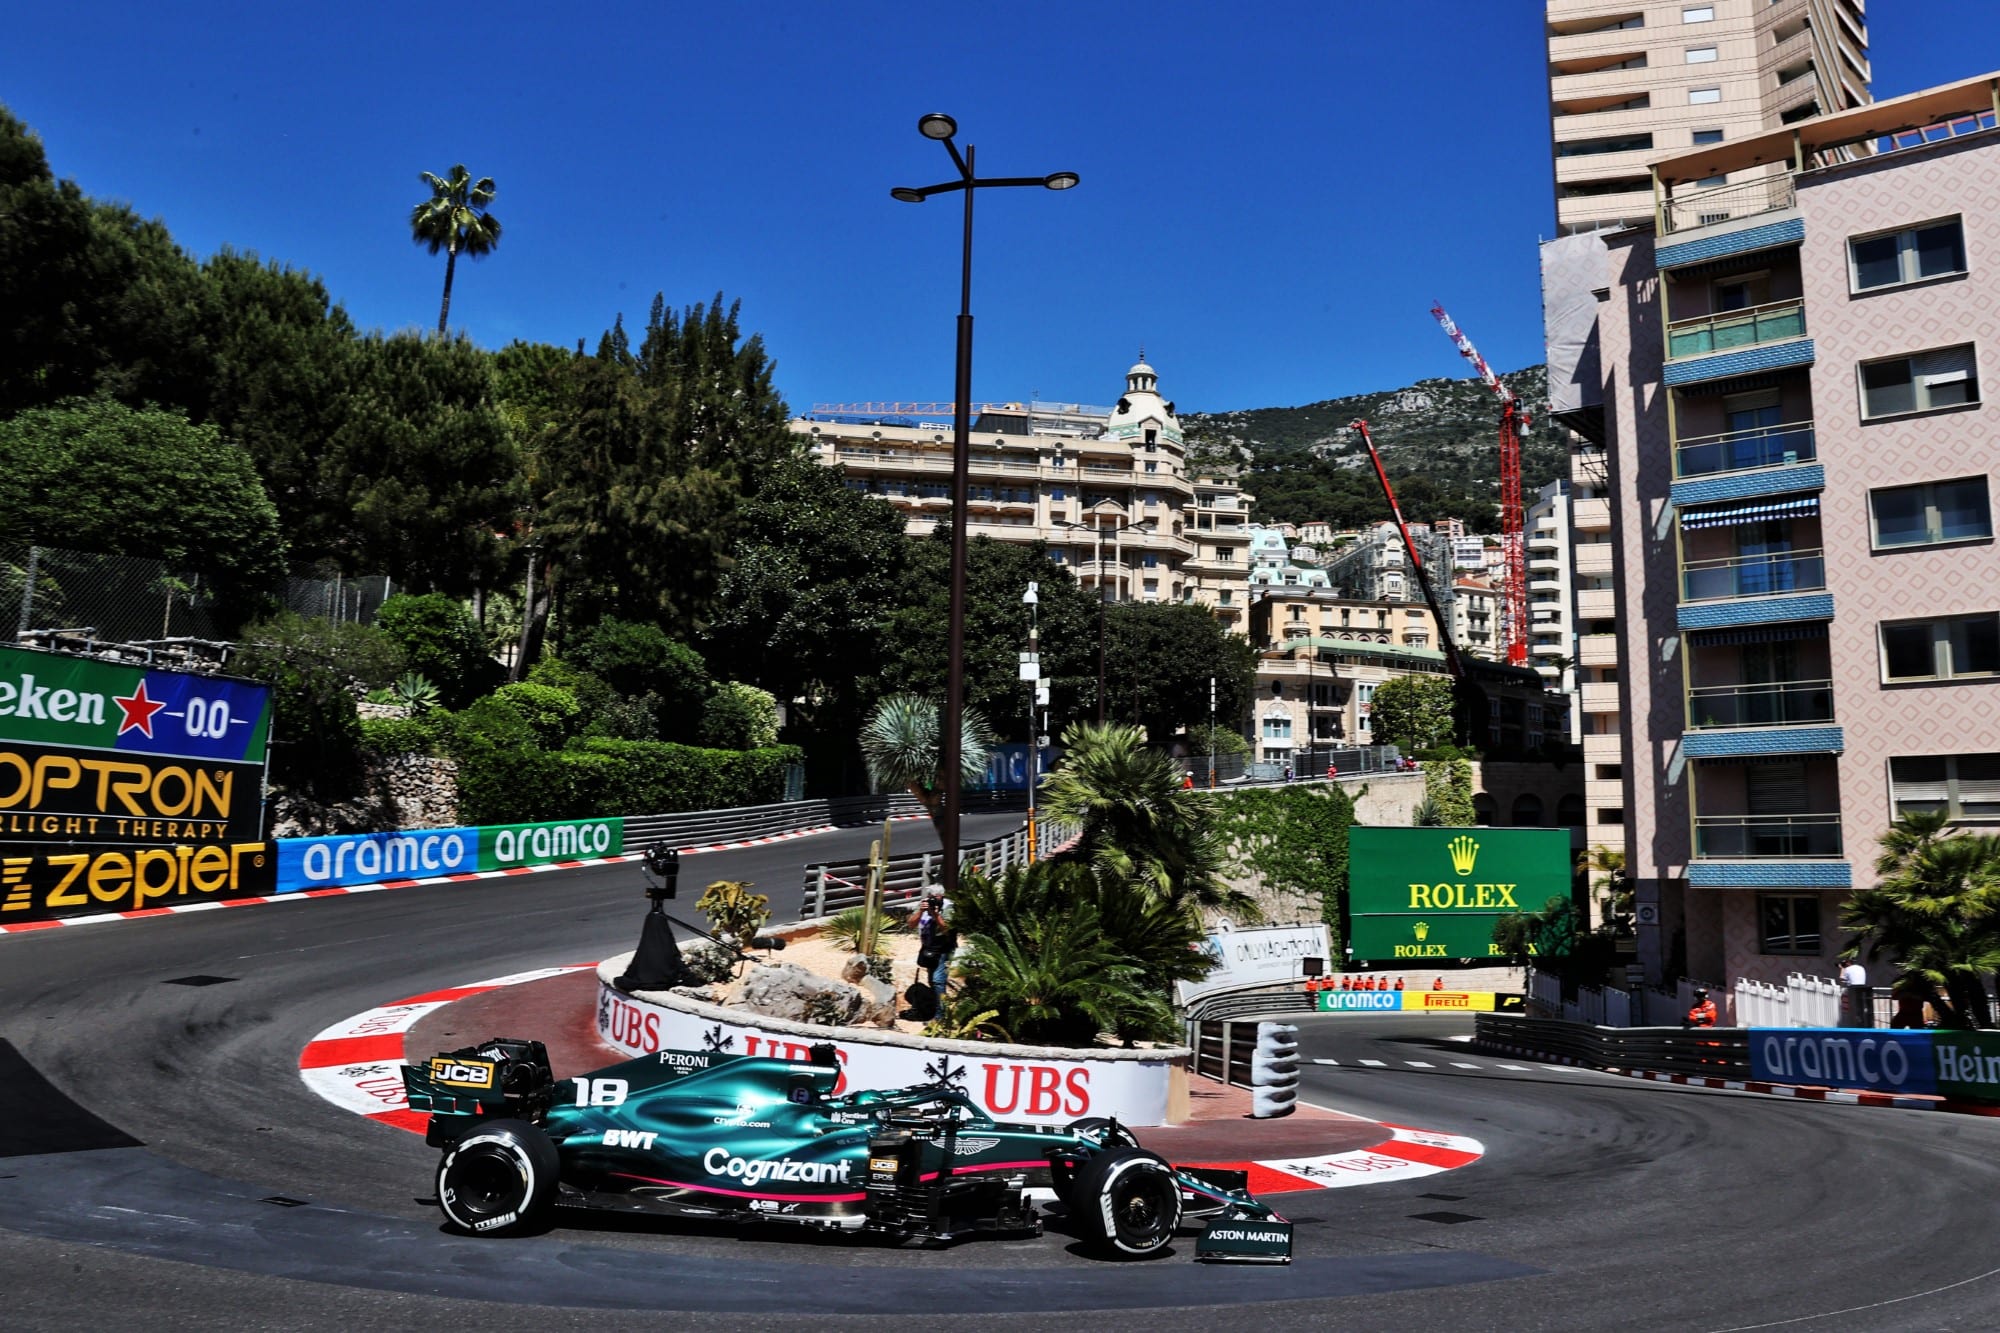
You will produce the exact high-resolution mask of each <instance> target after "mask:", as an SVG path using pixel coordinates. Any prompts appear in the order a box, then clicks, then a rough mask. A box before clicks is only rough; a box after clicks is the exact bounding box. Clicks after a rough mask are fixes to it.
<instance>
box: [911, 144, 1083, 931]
mask: <svg viewBox="0 0 2000 1333" xmlns="http://www.w3.org/2000/svg"><path fill="white" fill-rule="evenodd" d="M917 132H918V133H919V134H921V135H923V136H924V137H925V138H926V139H935V140H937V141H938V142H939V143H941V144H943V145H944V149H945V151H946V152H947V153H949V154H951V161H952V165H953V166H955V167H957V168H958V179H957V180H950V181H943V182H941V183H939V184H937V185H925V186H922V187H919V188H914V189H913V188H910V187H908V186H901V185H899V186H897V187H896V188H895V189H893V190H890V191H889V195H890V197H891V198H893V199H897V200H900V201H902V202H903V203H906V204H921V203H923V202H924V200H926V199H928V198H930V197H931V196H932V195H934V194H948V193H950V192H951V191H953V190H960V191H963V192H964V194H965V232H964V237H965V239H964V242H963V246H962V248H961V251H960V260H959V285H958V368H957V383H956V393H955V401H954V403H953V408H952V438H951V515H952V522H951V610H950V614H949V619H948V620H947V622H946V629H945V644H946V647H945V654H946V656H945V663H946V665H945V686H944V718H943V720H942V722H941V723H940V725H939V732H940V735H939V737H938V766H939V767H940V768H941V769H942V770H943V772H942V774H941V775H940V776H941V777H942V779H943V783H944V791H943V793H942V797H943V799H942V801H941V802H940V804H941V806H942V810H943V815H944V818H943V819H941V820H940V821H939V828H938V841H939V843H940V844H941V848H940V854H941V855H942V857H943V860H944V890H945V893H946V895H947V896H949V895H950V894H952V893H954V892H955V891H956V890H957V888H958V841H959V840H958V832H959V815H960V813H961V805H962V801H961V792H962V788H963V786H964V781H963V777H962V775H961V774H960V772H959V764H960V762H961V758H962V755H963V744H962V736H961V732H962V730H963V727H964V719H965V564H966V546H965V542H966V536H965V528H966V492H967V490H968V489H969V478H970V476H971V471H972V196H973V195H974V194H975V193H977V192H978V191H980V190H982V189H988V188H999V187H1007V186H1028V185H1034V186H1040V187H1041V188H1043V189H1048V190H1067V189H1070V188H1072V187H1074V186H1075V185H1076V183H1077V175H1076V173H1075V172H1074V171H1057V172H1053V173H1051V174H1049V175H1047V176H993V177H988V178H986V179H984V180H982V179H980V178H979V177H978V176H977V175H975V174H974V172H973V161H974V149H973V145H971V144H967V145H966V146H965V152H964V154H963V155H961V154H960V153H959V151H958V145H957V144H956V143H954V142H953V138H954V136H956V135H957V133H958V122H957V121H955V120H953V119H952V118H951V117H950V116H947V115H944V114H943V113H941V112H937V111H933V112H931V113H930V114H929V115H926V116H923V117H921V118H920V119H919V120H918V121H917Z"/></svg>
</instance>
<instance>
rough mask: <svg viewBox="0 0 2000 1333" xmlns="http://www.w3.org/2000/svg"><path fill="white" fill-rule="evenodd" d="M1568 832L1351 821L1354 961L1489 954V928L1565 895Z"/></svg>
mask: <svg viewBox="0 0 2000 1333" xmlns="http://www.w3.org/2000/svg"><path fill="white" fill-rule="evenodd" d="M1570 873H1571V872H1570V850H1569V831H1568V830H1567V829H1527V828H1512V829H1497V828H1355V829H1352V830H1350V831H1349V832H1348V835H1347V884H1348V889H1347V901H1348V911H1349V914H1350V916H1351V918H1352V929H1351V930H1350V932H1349V938H1350V940H1351V942H1352V945H1353V948H1354V959H1355V961H1357V962H1370V963H1393V962H1407V961H1408V960H1411V959H1422V958H1492V957H1498V956H1499V954H1500V950H1499V948H1498V946H1496V945H1495V944H1494V943H1493V927H1494V926H1495V924H1497V923H1498V922H1499V920H1500V918H1501V917H1503V916H1507V915H1509V914H1510V913H1514V912H1539V911H1540V910H1541V909H1542V906H1543V904H1545V903H1546V902H1547V901H1548V900H1549V899H1550V898H1555V897H1565V898H1566V897H1568V896H1569V892H1570Z"/></svg>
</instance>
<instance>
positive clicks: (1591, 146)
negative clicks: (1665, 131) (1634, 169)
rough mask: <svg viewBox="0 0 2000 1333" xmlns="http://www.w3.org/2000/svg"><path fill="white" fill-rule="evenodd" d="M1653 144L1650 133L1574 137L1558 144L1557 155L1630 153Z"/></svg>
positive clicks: (1579, 155)
mask: <svg viewBox="0 0 2000 1333" xmlns="http://www.w3.org/2000/svg"><path fill="white" fill-rule="evenodd" d="M1652 146H1653V136H1652V135H1650V134H1621V135H1614V136H1612V137H1609V138H1604V139H1572V140H1570V141H1569V142H1568V143H1559V144H1557V145H1556V156H1557V157H1590V156H1592V155H1594V154H1597V153H1630V152H1636V151H1639V150H1642V149H1647V148H1651V147H1652Z"/></svg>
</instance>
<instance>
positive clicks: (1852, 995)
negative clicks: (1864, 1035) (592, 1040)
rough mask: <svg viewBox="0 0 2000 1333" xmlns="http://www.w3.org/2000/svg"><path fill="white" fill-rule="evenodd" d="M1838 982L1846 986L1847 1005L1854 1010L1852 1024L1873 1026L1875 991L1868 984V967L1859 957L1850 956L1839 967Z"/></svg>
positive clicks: (1864, 1026)
mask: <svg viewBox="0 0 2000 1333" xmlns="http://www.w3.org/2000/svg"><path fill="white" fill-rule="evenodd" d="M1840 984H1841V985H1843V986H1845V987H1847V1003H1848V1007H1849V1008H1851V1009H1852V1010H1853V1011H1854V1026H1855V1027H1858V1028H1872V1027H1874V1026H1875V991H1874V989H1873V988H1872V987H1870V986H1869V984H1868V969H1867V968H1865V967H1863V966H1862V965H1861V960H1860V959H1859V958H1850V959H1849V960H1848V962H1847V966H1845V967H1843V968H1841V969H1840Z"/></svg>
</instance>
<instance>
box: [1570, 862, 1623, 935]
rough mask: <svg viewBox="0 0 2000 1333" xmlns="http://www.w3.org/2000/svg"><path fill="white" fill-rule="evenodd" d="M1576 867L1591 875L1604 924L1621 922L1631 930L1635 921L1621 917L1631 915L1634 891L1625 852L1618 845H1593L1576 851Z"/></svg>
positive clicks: (1614, 924) (1591, 885) (1620, 923)
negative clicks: (1628, 876) (1632, 890)
mask: <svg viewBox="0 0 2000 1333" xmlns="http://www.w3.org/2000/svg"><path fill="white" fill-rule="evenodd" d="M1576 868H1577V869H1578V870H1580V871H1582V872H1583V873H1584V874H1586V875H1589V876H1591V877H1592V878H1591V881H1590V887H1591V888H1593V889H1596V890H1597V891H1598V892H1597V902H1598V910H1599V912H1601V913H1602V914H1603V917H1604V920H1603V922H1602V924H1603V925H1607V926H1616V925H1622V926H1624V927H1626V929H1627V932H1628V933H1629V929H1630V926H1631V924H1632V923H1631V922H1630V921H1629V920H1625V921H1622V922H1621V921H1620V920H1619V918H1621V917H1629V916H1630V915H1631V912H1632V894H1631V890H1630V889H1629V888H1628V887H1627V886H1626V880H1625V853H1624V852H1622V851H1619V850H1618V849H1617V848H1615V847H1605V846H1602V845H1600V846H1596V847H1592V848H1589V849H1588V850H1586V851H1582V852H1578V853H1577V857H1576Z"/></svg>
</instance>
